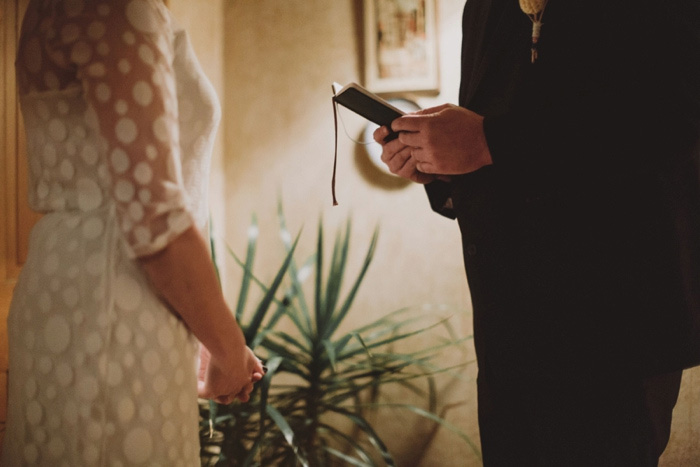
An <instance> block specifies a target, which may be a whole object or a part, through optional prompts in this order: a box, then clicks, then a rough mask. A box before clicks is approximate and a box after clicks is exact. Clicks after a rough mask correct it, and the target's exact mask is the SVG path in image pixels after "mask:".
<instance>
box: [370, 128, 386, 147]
mask: <svg viewBox="0 0 700 467" xmlns="http://www.w3.org/2000/svg"><path fill="white" fill-rule="evenodd" d="M387 136H389V129H388V128H387V127H385V126H380V127H379V128H377V129H376V130H374V133H373V135H372V137H373V138H374V140H375V141H376V142H377V143H379V144H381V145H384V139H385V138H386V137H387Z"/></svg>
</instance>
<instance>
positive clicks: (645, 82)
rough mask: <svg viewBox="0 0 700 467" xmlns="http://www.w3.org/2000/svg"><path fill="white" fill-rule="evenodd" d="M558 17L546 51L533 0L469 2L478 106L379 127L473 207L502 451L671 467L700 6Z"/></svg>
mask: <svg viewBox="0 0 700 467" xmlns="http://www.w3.org/2000/svg"><path fill="white" fill-rule="evenodd" d="M534 3H537V2H534ZM539 3H541V4H547V3H546V2H539ZM542 24H543V25H542V28H541V35H540V37H539V40H538V42H537V57H536V59H534V60H533V56H532V54H531V50H530V49H531V47H532V40H531V35H532V22H531V20H530V18H529V17H528V16H527V15H526V14H525V12H524V11H522V10H521V7H520V6H519V4H518V1H517V0H468V2H467V4H466V7H465V11H464V18H463V45H462V48H463V50H462V83H461V88H460V101H459V104H460V106H453V105H444V106H440V107H435V108H431V109H426V110H423V111H421V112H419V113H417V114H414V115H409V116H406V117H402V118H399V119H397V120H395V121H394V123H392V129H393V130H394V131H398V132H400V136H399V138H398V139H396V140H393V141H391V142H388V143H384V142H383V140H384V138H385V137H386V136H387V135H388V129H387V128H386V127H382V128H380V129H378V130H377V132H376V133H375V139H376V140H377V141H379V142H381V143H382V144H384V148H383V154H382V158H383V160H384V161H385V162H386V163H387V165H388V166H389V168H390V169H391V170H392V172H394V173H396V174H398V175H401V176H403V177H405V178H408V179H411V180H413V181H416V182H418V183H424V184H426V190H427V192H428V195H429V198H430V202H431V206H432V207H433V209H434V210H436V211H437V212H439V213H441V214H443V215H446V216H449V217H453V218H456V219H457V220H458V222H459V227H460V229H461V232H462V240H463V245H462V246H463V253H464V261H465V266H466V271H467V278H468V282H469V287H470V291H471V295H472V302H473V306H474V327H475V329H474V338H475V346H476V351H477V359H478V363H479V378H478V394H479V425H480V433H481V438H482V450H483V456H484V457H483V458H484V464H485V465H486V466H501V465H503V466H596V467H598V466H635V467H637V466H652V465H657V463H658V457H659V456H660V454H661V453H662V452H663V449H664V448H665V445H666V443H667V441H668V433H669V429H670V420H671V411H672V409H673V405H674V404H675V400H676V397H677V394H678V388H679V385H680V374H681V370H682V369H684V368H688V367H691V366H695V365H698V364H700V2H698V1H697V0H667V1H665V2H658V1H651V0H636V1H632V0H615V1H610V0H587V1H583V0H566V1H564V0H551V2H549V3H548V4H547V6H546V9H545V10H544V13H543V16H542Z"/></svg>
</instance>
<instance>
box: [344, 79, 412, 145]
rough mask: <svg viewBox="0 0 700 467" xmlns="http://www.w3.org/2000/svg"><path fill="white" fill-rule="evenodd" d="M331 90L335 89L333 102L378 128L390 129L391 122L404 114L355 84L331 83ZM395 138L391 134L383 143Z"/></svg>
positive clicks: (393, 134)
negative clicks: (385, 127) (341, 84)
mask: <svg viewBox="0 0 700 467" xmlns="http://www.w3.org/2000/svg"><path fill="white" fill-rule="evenodd" d="M338 88H339V89H338ZM333 89H335V96H334V97H333V100H334V101H335V102H337V103H338V104H340V105H342V106H343V107H346V108H348V109H350V110H352V111H353V112H355V113H356V114H358V115H361V116H362V117H364V118H366V119H367V120H369V121H371V122H374V123H376V124H377V125H379V126H387V127H389V129H391V122H393V121H394V120H396V119H397V118H399V117H400V116H402V115H405V112H403V111H402V110H399V109H397V108H396V107H394V106H393V105H391V104H389V103H388V102H387V101H385V100H384V99H382V98H381V97H379V96H377V95H376V94H373V93H372V92H370V91H368V90H367V89H365V88H363V87H362V86H360V85H359V84H357V83H349V84H347V85H345V86H342V87H341V86H340V85H339V84H337V83H333ZM397 136H398V134H397V133H393V132H392V133H391V134H390V135H389V136H388V137H387V138H386V139H385V141H390V140H392V139H394V138H396V137H397Z"/></svg>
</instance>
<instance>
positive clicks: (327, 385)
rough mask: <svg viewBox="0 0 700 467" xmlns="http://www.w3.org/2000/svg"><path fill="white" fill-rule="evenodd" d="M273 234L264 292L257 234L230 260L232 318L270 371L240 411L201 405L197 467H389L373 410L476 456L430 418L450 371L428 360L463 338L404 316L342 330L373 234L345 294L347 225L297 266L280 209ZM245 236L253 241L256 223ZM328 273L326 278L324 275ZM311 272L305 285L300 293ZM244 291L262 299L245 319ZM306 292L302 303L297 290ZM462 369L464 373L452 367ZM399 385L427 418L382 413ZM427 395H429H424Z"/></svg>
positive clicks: (407, 406)
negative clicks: (424, 341)
mask: <svg viewBox="0 0 700 467" xmlns="http://www.w3.org/2000/svg"><path fill="white" fill-rule="evenodd" d="M278 215H279V222H280V233H281V236H282V239H283V242H284V245H285V248H286V257H285V259H284V261H283V262H282V265H281V266H280V268H279V270H278V271H277V274H276V276H275V278H274V279H273V281H272V283H271V284H270V285H265V284H263V283H262V282H261V281H260V280H258V279H257V278H256V277H255V275H254V274H253V267H252V266H253V262H254V257H255V249H256V245H257V235H256V234H251V235H249V241H248V248H247V252H246V257H245V260H241V259H239V258H238V257H237V256H236V255H235V254H233V253H232V255H233V257H234V259H235V260H236V262H237V263H238V264H239V265H240V266H241V267H242V268H243V271H244V273H243V279H242V282H241V289H240V293H239V299H238V303H237V307H236V311H235V312H236V317H237V319H238V321H239V323H241V326H242V327H243V328H244V333H245V335H246V339H247V342H248V343H249V345H250V346H251V347H252V348H253V349H254V350H255V351H256V353H257V354H258V355H260V356H261V357H262V358H264V359H265V360H266V365H267V368H268V371H267V374H266V375H265V377H264V378H263V380H262V381H261V382H260V383H258V385H257V387H256V389H255V391H254V392H253V394H252V398H251V401H250V402H248V403H247V404H238V403H233V404H231V405H227V406H223V405H219V404H215V403H213V402H204V401H201V402H200V405H201V407H202V410H201V419H202V425H201V442H202V463H203V464H204V465H241V466H297V465H302V466H309V467H319V466H333V465H353V466H375V465H377V466H381V465H395V462H394V459H393V457H392V455H391V453H390V452H389V450H388V449H387V447H386V445H385V443H384V441H383V440H382V438H381V436H380V434H379V433H377V431H376V430H375V429H374V427H373V426H372V424H371V423H370V421H369V420H368V417H367V413H368V411H371V410H376V409H378V408H386V407H393V408H394V409H404V410H410V411H412V412H413V413H415V414H418V415H420V416H423V417H426V418H428V419H430V420H432V421H434V422H437V423H439V424H440V426H443V427H446V428H448V429H450V430H452V431H454V432H455V433H456V434H457V435H458V436H459V437H461V438H462V439H463V440H464V441H465V442H466V443H468V444H469V445H470V446H471V448H472V449H474V450H475V452H477V453H478V449H477V448H476V446H475V445H474V444H473V443H472V441H471V440H470V439H469V438H468V437H467V436H466V435H464V434H463V433H462V432H460V431H459V430H458V429H456V428H455V427H453V426H451V425H449V424H448V423H447V422H445V421H444V420H443V419H442V418H441V417H440V416H438V415H437V414H436V412H435V410H436V406H437V401H436V400H437V396H436V392H435V383H434V381H433V376H434V375H436V374H437V373H441V372H447V371H450V370H452V369H453V368H441V367H439V366H436V365H435V364H434V363H433V361H434V360H435V357H436V356H437V355H438V354H439V353H440V352H441V351H443V350H445V349H448V348H455V347H456V346H461V345H462V344H463V343H464V340H465V339H458V338H456V337H454V335H453V334H451V329H450V327H449V323H448V322H447V320H442V321H438V322H437V323H433V324H431V325H428V326H426V325H420V324H419V320H420V319H421V318H419V317H412V316H411V314H410V310H407V309H406V310H399V311H396V312H393V313H389V314H387V315H385V316H382V317H380V318H379V319H376V320H375V321H373V322H371V323H369V324H367V325H365V326H362V327H360V328H358V329H354V330H352V331H343V330H342V329H341V325H342V324H343V321H344V319H345V318H346V316H347V315H348V313H349V312H350V309H351V306H352V304H353V301H354V299H355V297H356V294H357V291H358V289H359V287H360V284H361V283H362V280H363V278H364V276H365V273H366V272H367V269H368V267H369V265H370V263H371V260H372V256H373V254H374V250H375V247H376V243H377V233H376V231H375V233H374V235H373V237H372V239H371V241H370V245H369V248H368V250H367V253H366V254H365V257H364V262H363V263H362V266H361V268H360V271H359V273H358V274H357V276H356V277H355V278H354V280H352V282H351V284H350V286H349V289H348V291H347V292H345V294H344V295H343V291H344V289H343V282H344V278H345V274H346V269H347V260H348V256H349V251H350V248H349V244H350V241H349V239H350V231H351V226H350V222H348V223H347V224H346V226H345V228H344V229H343V230H342V231H340V232H339V233H338V234H337V235H336V237H335V241H334V246H333V250H332V253H331V257H330V262H329V264H328V265H326V263H325V261H326V258H325V255H324V242H325V239H324V230H323V225H322V222H320V223H319V227H318V236H317V243H316V251H315V253H314V254H313V255H311V257H310V258H309V259H307V260H306V261H304V262H303V263H302V264H301V266H299V265H297V263H296V261H295V259H294V254H295V249H296V245H297V242H298V239H299V236H297V237H296V240H292V237H291V235H290V234H289V231H288V230H287V227H286V222H285V217H284V213H283V210H282V206H281V203H280V204H279V207H278ZM250 232H252V233H256V232H257V225H256V221H255V218H253V223H252V226H251V230H250ZM326 270H327V272H326ZM312 272H313V279H314V281H313V284H308V286H307V287H305V281H304V279H306V278H307V277H311V275H312V274H311V273H312ZM252 284H255V285H256V286H258V287H260V288H261V290H262V292H263V297H262V299H261V301H260V302H259V303H258V304H257V306H256V307H255V311H254V312H253V314H252V316H251V317H250V318H249V319H247V318H248V317H247V316H246V315H245V313H244V311H245V309H246V302H247V298H248V292H249V289H250V287H251V285H252ZM308 288H313V296H312V297H311V299H308V298H307V295H306V292H305V290H306V289H308ZM436 328H444V329H447V330H448V331H450V337H449V338H447V339H443V340H441V341H438V343H437V344H434V345H432V346H430V347H427V348H422V349H419V350H412V351H411V352H409V353H401V352H397V351H394V350H393V348H394V347H395V346H396V345H397V344H400V343H402V342H410V340H411V338H413V337H416V336H418V335H419V334H424V333H426V332H429V331H430V330H433V329H436ZM460 366H463V365H460ZM392 384H393V385H401V386H403V387H406V388H409V389H410V390H411V391H413V392H414V393H416V394H417V395H419V396H421V397H423V398H424V399H425V401H426V404H427V405H428V408H427V409H424V408H421V407H418V406H415V405H410V404H380V403H379V402H378V401H379V395H380V390H381V389H382V388H385V387H387V386H388V385H392ZM426 386H427V389H423V388H424V387H426Z"/></svg>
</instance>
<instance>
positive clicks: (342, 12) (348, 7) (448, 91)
mask: <svg viewBox="0 0 700 467" xmlns="http://www.w3.org/2000/svg"><path fill="white" fill-rule="evenodd" d="M463 5H464V2H463V0H439V1H438V13H439V30H440V52H441V56H440V61H441V79H442V83H441V90H442V94H441V95H440V96H437V97H435V98H426V97H417V98H416V100H418V102H419V103H420V104H421V105H422V106H424V107H426V106H430V105H433V104H437V103H442V102H455V101H456V99H457V88H458V84H459V44H460V40H461V31H460V17H461V10H462V7H463ZM170 7H171V9H172V10H173V11H174V13H175V15H176V17H177V18H178V19H179V20H180V22H181V23H183V24H184V25H185V26H186V27H187V29H188V30H189V32H190V36H191V39H192V42H193V45H194V47H195V49H196V51H197V53H198V55H199V57H200V61H201V62H202V65H203V67H204V68H205V71H206V72H207V73H208V75H209V76H210V77H211V79H212V81H213V83H214V85H215V87H216V88H217V91H218V92H219V95H220V97H221V99H222V102H223V105H224V119H223V122H222V126H221V129H220V133H219V139H218V142H217V146H216V151H215V156H214V161H213V169H214V170H213V175H212V187H211V192H212V209H213V217H214V221H215V226H216V227H218V229H217V233H218V236H219V238H221V241H222V243H225V244H227V245H229V246H230V247H231V248H232V249H233V250H234V251H236V252H237V253H238V254H243V250H244V246H245V242H246V237H247V228H248V224H249V222H250V218H251V215H252V214H253V213H256V214H257V217H258V223H259V228H260V232H261V240H260V248H259V251H258V261H257V264H256V267H255V271H256V274H258V275H259V276H260V277H261V278H262V279H263V280H266V279H267V280H269V279H270V278H271V277H272V275H273V274H274V271H275V269H276V267H277V266H278V265H279V263H280V261H281V259H282V254H283V252H282V248H281V246H280V242H279V239H278V236H277V219H276V213H275V210H276V205H277V199H278V197H281V198H282V199H283V202H284V206H285V212H286V215H287V220H288V224H289V227H290V229H291V230H292V232H293V233H296V232H297V231H298V230H299V229H302V228H303V234H302V241H301V244H300V247H299V251H300V252H301V253H303V254H308V253H310V252H311V251H312V249H313V247H314V242H315V234H316V227H317V223H318V220H319V218H320V217H321V216H322V217H323V220H324V225H325V227H326V233H327V236H329V237H330V236H331V235H332V234H333V233H334V231H335V228H336V227H337V226H340V225H342V224H343V222H345V220H346V219H348V218H349V217H351V218H352V223H353V235H352V244H351V248H352V250H351V256H352V260H351V264H350V271H351V273H352V272H354V271H357V270H358V267H359V264H360V262H361V259H362V257H363V255H364V253H365V250H366V247H367V245H368V243H369V240H370V237H371V234H372V232H373V230H374V228H375V227H376V226H379V228H380V240H379V244H378V247H377V251H376V255H375V259H374V262H373V264H372V266H371V267H370V270H369V272H368V275H367V278H366V280H365V284H364V286H363V288H362V289H361V292H360V296H359V297H358V299H357V301H356V305H355V307H354V309H353V311H352V313H351V315H350V317H349V318H348V321H349V322H348V327H356V326H359V325H361V324H362V323H365V322H367V321H368V320H370V319H372V318H374V317H376V316H378V315H379V314H383V313H385V312H388V311H392V310H395V309H398V308H401V307H404V306H415V307H417V308H418V309H421V310H425V313H426V314H432V315H434V316H443V315H449V314H454V315H455V316H454V317H453V319H452V321H453V324H454V326H455V327H456V328H457V329H458V331H459V332H460V333H461V334H462V335H469V334H470V332H471V325H470V318H469V316H468V312H469V310H470V302H469V296H468V289H467V286H466V281H465V278H464V272H463V269H462V260H461V253H460V241H459V232H458V229H457V226H456V224H455V223H454V222H452V221H449V220H447V219H443V218H440V217H439V216H437V215H435V214H433V213H431V212H430V210H429V206H428V203H427V200H426V198H425V195H424V193H423V190H422V188H421V187H419V186H415V185H404V184H401V183H398V182H397V181H396V180H393V179H391V178H388V177H387V176H386V175H384V174H382V173H381V172H379V171H377V170H376V169H375V168H373V167H372V166H371V164H369V162H368V161H367V158H366V156H364V153H363V147H362V146H360V145H357V144H355V143H353V142H352V141H351V140H350V139H349V137H352V138H355V139H363V136H362V135H361V132H362V129H363V126H364V122H363V121H362V120H361V119H359V118H355V117H354V116H353V115H352V114H350V113H348V112H344V113H343V114H342V116H343V121H344V124H345V128H346V130H347V134H348V135H349V137H348V136H347V135H346V134H345V132H344V130H343V129H342V127H341V129H340V136H339V160H338V164H339V168H338V198H339V200H340V206H338V207H331V198H330V177H331V170H332V155H333V154H332V152H333V116H332V109H331V104H330V83H331V82H333V81H338V82H340V83H346V82H349V81H358V82H361V81H362V34H363V30H362V26H361V17H362V16H361V15H362V1H361V0H256V1H247V0H228V1H226V0H205V1H197V2H191V1H188V0H171V1H170ZM302 256H303V255H302ZM227 264H228V267H227V268H226V270H225V272H226V274H225V277H226V279H225V286H226V293H227V296H228V297H229V301H230V302H231V303H234V301H235V298H236V294H237V290H238V288H237V285H236V284H237V281H238V280H239V278H240V271H239V270H238V269H237V268H236V267H235V265H234V264H233V262H232V261H227ZM466 352H467V355H466V358H467V359H469V358H472V357H473V354H472V353H471V346H470V345H467V346H466ZM463 359H464V358H463V356H462V355H458V356H456V357H455V360H463ZM464 376H465V378H464V380H462V381H451V380H445V381H442V382H441V387H442V400H441V402H442V404H443V405H445V404H449V403H457V404H458V405H456V406H455V407H453V408H450V409H449V410H448V411H447V412H446V418H447V419H448V420H449V421H450V422H451V423H453V424H455V425H456V426H457V427H459V428H461V429H462V430H464V431H466V432H467V433H468V434H469V435H470V436H471V437H472V439H473V440H474V441H476V442H478V429H477V426H476V403H475V382H474V378H475V366H474V365H471V366H470V367H468V368H467V369H466V370H465V371H464ZM405 396H406V394H402V393H398V394H394V396H393V397H395V398H397V399H398V398H401V399H403V398H404V397H405ZM375 422H376V423H377V424H378V426H379V427H380V430H381V432H382V434H384V435H385V436H386V438H387V441H388V444H389V446H390V448H391V449H392V450H393V451H394V452H395V453H396V456H397V460H398V461H399V465H404V466H411V467H413V466H424V467H428V466H438V465H439V466H445V467H450V466H455V467H457V466H477V465H480V462H479V460H478V458H477V457H476V456H475V455H474V454H473V452H472V450H471V449H470V448H469V447H468V446H467V445H466V444H465V443H463V442H462V441H461V440H460V439H459V438H457V437H455V436H454V435H451V434H450V433H448V432H446V430H439V431H438V433H437V435H436V436H435V437H432V435H434V434H435V433H434V429H433V428H434V427H432V426H431V425H430V424H428V423H425V422H423V421H421V420H419V419H416V418H415V417H413V416H409V415H407V414H392V415H385V416H382V417H378V418H377V419H376V420H375ZM693 465H700V372H699V371H698V370H694V371H692V372H686V374H685V375H684V382H683V387H682V390H681V397H680V400H679V403H678V405H677V407H676V411H675V415H674V425H673V433H672V439H671V443H670V445H669V448H668V449H667V452H666V454H665V456H664V458H663V459H662V466H668V467H675V466H693Z"/></svg>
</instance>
